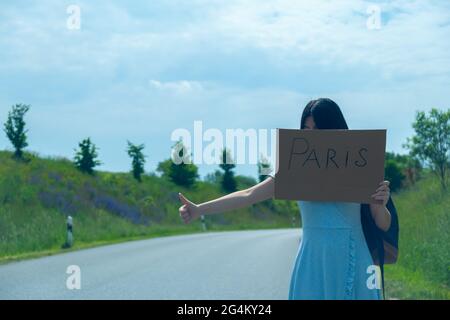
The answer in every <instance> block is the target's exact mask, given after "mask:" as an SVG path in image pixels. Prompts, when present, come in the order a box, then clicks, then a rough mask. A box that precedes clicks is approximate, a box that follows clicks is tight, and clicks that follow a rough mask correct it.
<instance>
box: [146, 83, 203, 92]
mask: <svg viewBox="0 0 450 320" xmlns="http://www.w3.org/2000/svg"><path fill="white" fill-rule="evenodd" d="M149 84H150V87H151V88H154V89H157V90H162V91H166V92H168V93H175V94H183V93H193V92H198V91H200V90H202V89H203V86H202V84H201V83H200V82H197V81H187V80H181V81H166V82H161V81H158V80H150V81H149Z"/></svg>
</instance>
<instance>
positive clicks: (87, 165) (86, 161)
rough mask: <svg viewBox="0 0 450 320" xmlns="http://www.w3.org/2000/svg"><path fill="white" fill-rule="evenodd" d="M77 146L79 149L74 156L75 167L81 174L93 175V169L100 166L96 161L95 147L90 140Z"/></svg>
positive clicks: (85, 140)
mask: <svg viewBox="0 0 450 320" xmlns="http://www.w3.org/2000/svg"><path fill="white" fill-rule="evenodd" d="M78 146H79V147H80V149H79V150H78V151H77V150H75V151H76V154H75V159H74V162H75V165H76V167H77V168H78V169H79V170H81V171H82V172H85V173H88V174H94V168H95V167H96V166H98V165H100V164H101V162H100V161H98V160H97V157H98V154H97V147H96V146H95V145H94V144H93V143H92V142H91V139H90V138H87V139H84V140H83V141H81V142H80V143H79V144H78Z"/></svg>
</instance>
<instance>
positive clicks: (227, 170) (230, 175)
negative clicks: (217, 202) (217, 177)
mask: <svg viewBox="0 0 450 320" xmlns="http://www.w3.org/2000/svg"><path fill="white" fill-rule="evenodd" d="M219 167H220V168H221V169H222V170H223V171H224V173H223V177H222V189H223V190H224V191H226V192H234V191H236V190H237V184H236V179H235V178H234V172H233V169H234V168H235V167H236V165H235V164H234V161H233V159H232V158H231V153H230V152H229V151H228V150H226V149H223V151H222V163H221V164H220V165H219Z"/></svg>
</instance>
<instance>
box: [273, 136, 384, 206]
mask: <svg viewBox="0 0 450 320" xmlns="http://www.w3.org/2000/svg"><path fill="white" fill-rule="evenodd" d="M277 140H278V143H277V163H276V172H275V199H287V200H308V201H343V202H357V203H381V201H376V200H373V199H372V198H371V195H372V194H374V193H375V190H376V189H377V188H378V186H379V184H380V182H382V181H383V180H384V156H385V149H386V130H291V129H277Z"/></svg>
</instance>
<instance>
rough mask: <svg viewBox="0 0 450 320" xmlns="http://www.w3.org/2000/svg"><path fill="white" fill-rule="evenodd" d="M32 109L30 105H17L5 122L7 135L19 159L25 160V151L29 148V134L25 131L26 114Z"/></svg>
mask: <svg viewBox="0 0 450 320" xmlns="http://www.w3.org/2000/svg"><path fill="white" fill-rule="evenodd" d="M29 109H30V106H29V105H25V104H16V105H14V106H12V110H11V111H10V112H9V113H8V119H7V120H6V122H5V128H4V130H5V133H6V135H7V137H8V139H9V140H10V141H11V143H12V145H13V146H14V150H15V151H14V156H15V157H16V158H17V159H23V149H24V148H25V147H27V146H28V143H27V132H28V130H25V121H24V117H25V114H26V113H27V112H28V110H29Z"/></svg>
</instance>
